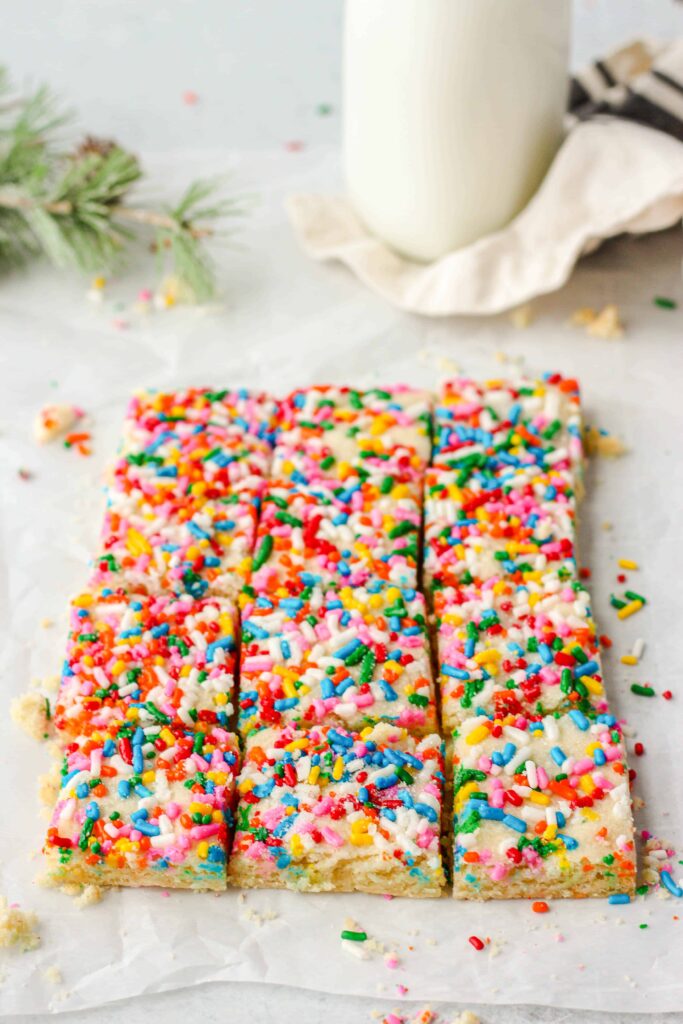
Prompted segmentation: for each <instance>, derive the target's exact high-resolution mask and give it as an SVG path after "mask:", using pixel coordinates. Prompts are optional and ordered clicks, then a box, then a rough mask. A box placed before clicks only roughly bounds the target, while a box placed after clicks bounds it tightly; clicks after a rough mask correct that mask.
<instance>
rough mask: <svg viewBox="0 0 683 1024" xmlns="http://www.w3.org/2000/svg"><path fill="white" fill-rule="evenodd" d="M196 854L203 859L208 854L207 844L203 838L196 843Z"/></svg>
mask: <svg viewBox="0 0 683 1024" xmlns="http://www.w3.org/2000/svg"><path fill="white" fill-rule="evenodd" d="M197 856H199V857H201V859H202V860H205V859H206V858H207V857H208V856H209V844H208V843H207V841H206V840H205V839H202V841H201V843H197Z"/></svg>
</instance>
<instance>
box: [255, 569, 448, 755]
mask: <svg viewBox="0 0 683 1024" xmlns="http://www.w3.org/2000/svg"><path fill="white" fill-rule="evenodd" d="M240 679H241V682H240V697H239V725H240V731H241V732H242V733H246V732H248V731H249V730H250V729H251V728H253V727H255V726H262V725H269V726H271V725H285V724H286V723H287V722H296V723H300V724H301V725H304V726H309V725H315V724H318V723H324V724H334V723H340V724H342V725H345V726H346V727H347V728H350V729H360V728H363V727H364V726H366V725H368V724H373V723H375V722H377V721H379V720H383V721H389V722H391V723H394V724H396V725H399V726H404V727H405V728H407V729H409V730H410V731H411V732H412V733H414V734H415V735H424V734H426V733H429V732H434V731H435V730H436V704H435V699H434V687H433V682H432V672H431V665H430V658H429V642H428V637H427V623H426V608H425V601H424V598H423V596H422V595H421V594H420V593H418V592H417V591H415V590H408V589H403V590H402V589H400V588H399V587H382V586H381V585H376V586H375V587H374V588H372V589H371V588H361V587H358V588H351V587H341V588H338V589H329V588H322V587H305V588H301V587H300V588H299V592H298V593H295V592H292V590H291V589H287V588H283V589H282V590H278V591H276V592H274V593H268V594H264V593H261V594H259V595H258V597H256V599H255V600H253V601H250V602H249V603H248V604H246V605H245V606H244V607H243V609H242V646H241V661H240Z"/></svg>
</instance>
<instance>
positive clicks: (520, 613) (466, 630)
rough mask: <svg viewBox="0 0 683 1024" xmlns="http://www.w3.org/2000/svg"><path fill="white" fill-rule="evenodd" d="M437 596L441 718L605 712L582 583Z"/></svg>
mask: <svg viewBox="0 0 683 1024" xmlns="http://www.w3.org/2000/svg"><path fill="white" fill-rule="evenodd" d="M491 583H492V585H491V586H489V585H484V586H473V585H472V586H469V587H466V586H465V587H459V588H447V589H446V590H441V591H437V592H436V594H435V597H434V612H435V618H436V629H437V645H438V659H439V683H440V692H441V717H442V721H443V724H444V728H445V729H448V730H452V729H455V728H457V727H458V726H459V725H460V724H461V723H462V722H463V721H464V719H466V718H470V717H471V716H472V715H476V714H479V713H483V714H486V715H490V716H492V717H494V718H505V717H506V716H507V715H510V714H513V715H522V716H524V717H530V718H539V717H542V716H543V715H546V714H548V713H549V712H555V711H570V710H571V709H572V708H579V709H580V710H581V711H583V712H584V713H586V714H588V715H591V716H592V717H593V718H594V717H595V715H596V713H599V712H604V711H606V710H607V703H606V700H605V693H604V687H603V678H602V667H601V662H600V654H599V651H598V643H597V638H596V627H595V622H594V620H593V618H592V615H591V611H590V598H589V595H588V592H587V591H586V589H585V588H584V587H583V585H582V584H581V583H579V582H578V581H565V582H563V581H562V580H560V579H559V578H558V576H557V574H555V573H552V572H551V573H547V574H546V575H545V576H543V577H541V579H540V580H538V581H535V580H530V581H527V582H525V583H520V584H517V583H514V582H512V581H511V580H509V579H507V578H505V577H503V578H500V579H498V581H497V582H494V581H491Z"/></svg>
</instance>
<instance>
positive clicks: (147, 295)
mask: <svg viewBox="0 0 683 1024" xmlns="http://www.w3.org/2000/svg"><path fill="white" fill-rule="evenodd" d="M151 301H152V293H151V291H150V290H149V288H143V289H141V291H139V292H138V302H151Z"/></svg>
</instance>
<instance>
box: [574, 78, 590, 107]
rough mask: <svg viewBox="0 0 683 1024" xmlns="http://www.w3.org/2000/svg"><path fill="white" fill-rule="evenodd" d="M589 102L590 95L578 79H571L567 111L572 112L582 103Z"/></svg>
mask: <svg viewBox="0 0 683 1024" xmlns="http://www.w3.org/2000/svg"><path fill="white" fill-rule="evenodd" d="M590 102H591V95H590V93H589V92H587V91H586V89H584V87H583V86H582V85H581V82H580V81H579V80H578V78H572V80H571V83H570V86H569V109H570V110H572V111H573V110H576V108H577V107H582V106H583V105H584V103H590Z"/></svg>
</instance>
